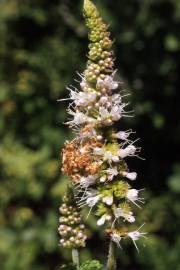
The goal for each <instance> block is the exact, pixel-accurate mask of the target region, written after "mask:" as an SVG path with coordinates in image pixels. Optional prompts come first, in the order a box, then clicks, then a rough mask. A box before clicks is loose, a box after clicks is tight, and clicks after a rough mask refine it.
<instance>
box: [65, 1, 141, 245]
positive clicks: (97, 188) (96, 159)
mask: <svg viewBox="0 0 180 270" xmlns="http://www.w3.org/2000/svg"><path fill="white" fill-rule="evenodd" d="M84 16H85V19H86V24H87V27H88V28H89V40H90V45H89V49H90V50H89V53H88V62H87V67H86V70H85V71H84V73H83V74H81V75H80V77H81V82H80V87H79V89H77V88H68V89H69V91H70V100H72V103H71V104H70V106H69V108H68V113H69V114H70V115H71V117H72V118H71V119H70V120H69V121H68V122H67V124H68V125H69V126H70V127H71V128H73V129H74V130H75V131H76V133H77V136H76V138H75V139H74V140H73V141H71V142H67V143H66V145H65V147H64V149H63V168H62V171H63V172H64V173H65V174H67V175H68V176H70V178H71V180H72V183H73V185H74V188H75V190H76V192H77V199H78V204H79V206H84V205H87V206H89V207H90V210H91V209H92V208H93V207H94V206H95V207H96V214H97V216H98V217H99V218H98V221H97V225H99V226H101V225H104V224H107V226H109V233H108V235H110V237H111V239H112V240H113V241H114V242H116V243H117V244H118V245H120V240H121V239H122V238H126V237H129V238H130V239H132V240H133V242H134V244H135V246H136V243H135V241H136V240H137V239H138V238H139V237H140V236H142V235H144V233H140V232H139V230H137V231H132V232H129V231H128V229H127V224H128V223H130V224H131V223H134V222H135V215H134V206H137V207H140V204H141V203H143V198H141V197H140V191H141V190H137V189H134V188H132V187H131V182H132V181H134V180H136V178H137V173H136V172H131V171H129V169H128V166H127V163H126V158H129V157H134V156H138V153H139V151H140V149H139V148H138V147H136V146H135V145H134V142H133V141H132V140H131V139H130V135H131V134H132V133H133V132H132V130H126V131H124V130H120V131H118V130H116V129H115V128H114V126H115V123H116V122H117V121H119V120H121V119H122V118H123V117H127V116H131V114H130V113H129V112H127V111H126V110H125V108H126V106H127V105H128V104H126V103H124V102H123V95H122V94H121V92H122V91H121V90H123V89H122V85H123V83H122V82H119V81H116V80H115V71H114V59H113V52H112V43H113V42H112V41H111V39H110V33H109V32H108V27H107V26H106V25H105V24H104V23H103V21H102V18H101V17H100V15H99V12H98V11H97V9H96V7H95V6H94V5H93V4H92V2H91V1H90V0H85V1H84ZM107 232H108V230H107ZM136 247H137V246H136Z"/></svg>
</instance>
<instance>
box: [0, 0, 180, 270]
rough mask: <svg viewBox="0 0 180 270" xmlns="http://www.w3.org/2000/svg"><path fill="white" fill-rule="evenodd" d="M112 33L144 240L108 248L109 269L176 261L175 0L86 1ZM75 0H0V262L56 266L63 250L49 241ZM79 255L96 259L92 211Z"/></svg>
mask: <svg viewBox="0 0 180 270" xmlns="http://www.w3.org/2000/svg"><path fill="white" fill-rule="evenodd" d="M96 4H97V5H98V6H99V9H100V10H101V13H102V14H103V16H104V18H105V20H106V22H107V23H109V24H110V29H111V31H112V36H113V37H114V38H115V44H114V50H115V53H116V67H117V68H118V69H119V74H121V77H122V78H123V79H124V80H125V81H126V82H128V83H126V88H127V89H128V92H130V93H131V96H130V98H129V99H130V101H131V106H130V109H132V108H134V110H135V115H136V116H135V118H133V119H130V120H124V121H122V122H123V123H121V122H120V124H119V128H128V129H129V128H133V130H136V131H137V137H138V138H141V140H140V141H139V142H138V144H139V145H140V146H142V154H141V156H143V157H145V158H146V161H141V160H138V159H131V160H130V162H129V164H130V168H131V169H132V170H136V171H137V172H138V175H139V178H138V180H137V182H136V183H135V187H137V188H139V187H140V188H142V187H145V188H146V191H145V197H146V201H147V203H146V205H145V206H144V207H143V208H142V210H140V211H139V214H138V219H139V220H138V224H141V223H142V222H143V220H145V222H146V225H145V227H144V230H146V231H148V232H149V237H148V239H147V240H143V241H140V242H139V244H138V245H139V248H140V254H138V253H137V252H136V250H135V248H134V247H133V245H132V244H131V243H129V242H128V243H125V244H123V247H124V248H123V250H119V251H118V257H119V266H118V270H119V269H126V270H127V269H128V270H140V269H146V270H152V269H153V270H179V269H180V260H179V251H180V233H179V228H180V219H179V217H180V204H179V202H178V195H179V193H180V159H179V155H180V147H179V142H180V123H179V116H180V113H179V107H180V102H179V100H180V99H179V97H178V94H179V93H178V90H179V84H180V83H179V74H180V61H179V60H180V39H179V31H180V1H178V0H169V1H166V0H116V1H110V0H104V1H102V0H101V1H96ZM81 9H82V2H81V1H75V0H74V1H72V0H36V1H35V0H0V104H1V114H0V129H1V144H0V176H1V183H0V207H1V212H0V264H1V266H0V269H1V270H32V269H33V270H53V269H56V270H57V269H59V267H60V265H62V264H63V263H64V262H66V261H67V260H68V258H69V256H70V254H69V253H68V252H66V251H64V250H63V249H61V248H60V247H59V246H58V239H59V238H58V235H57V227H58V207H59V204H60V203H61V199H62V195H63V194H64V191H65V187H66V181H67V180H66V179H65V178H64V177H63V176H61V175H60V154H59V153H60V149H61V148H62V146H63V143H64V140H66V139H68V138H70V136H72V135H71V134H70V132H69V130H68V129H67V127H66V126H64V125H63V122H64V121H65V119H67V114H66V112H65V107H66V106H67V105H68V103H57V102H56V100H57V99H59V98H62V97H67V95H68V92H67V90H66V85H68V84H74V79H78V76H77V74H76V71H80V72H82V71H83V70H84V68H85V63H86V54H87V46H88V43H87V32H86V28H85V26H84V20H83V17H82V13H81ZM87 223H88V228H89V236H90V239H89V241H88V243H87V249H86V250H84V251H82V259H83V260H86V259H87V258H90V257H93V258H97V259H100V260H101V261H103V262H104V261H105V260H106V256H105V254H106V253H107V244H108V239H107V238H106V237H105V236H104V234H103V233H102V232H100V231H98V228H97V227H96V224H95V219H94V218H93V217H91V218H90V219H88V220H87Z"/></svg>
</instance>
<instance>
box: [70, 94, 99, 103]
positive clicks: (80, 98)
mask: <svg viewBox="0 0 180 270" xmlns="http://www.w3.org/2000/svg"><path fill="white" fill-rule="evenodd" d="M71 97H72V99H74V103H75V104H76V105H77V106H87V105H88V104H90V103H92V102H94V101H95V100H96V97H97V95H96V93H94V92H75V91H72V90H71Z"/></svg>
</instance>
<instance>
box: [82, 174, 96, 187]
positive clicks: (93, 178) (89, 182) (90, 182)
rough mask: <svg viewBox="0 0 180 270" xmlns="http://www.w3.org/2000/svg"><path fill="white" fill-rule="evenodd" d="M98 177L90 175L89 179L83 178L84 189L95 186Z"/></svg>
mask: <svg viewBox="0 0 180 270" xmlns="http://www.w3.org/2000/svg"><path fill="white" fill-rule="evenodd" d="M96 179H97V175H89V176H87V177H84V176H83V177H81V179H80V185H81V186H82V188H88V187H89V186H91V185H93V184H94V183H95V182H96Z"/></svg>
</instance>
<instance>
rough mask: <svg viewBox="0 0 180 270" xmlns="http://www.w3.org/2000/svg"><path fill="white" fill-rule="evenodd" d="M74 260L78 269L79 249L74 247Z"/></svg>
mask: <svg viewBox="0 0 180 270" xmlns="http://www.w3.org/2000/svg"><path fill="white" fill-rule="evenodd" d="M72 261H73V264H74V265H76V267H77V270H79V252H78V250H77V249H75V248H74V249H72Z"/></svg>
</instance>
